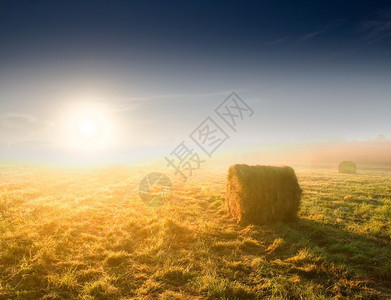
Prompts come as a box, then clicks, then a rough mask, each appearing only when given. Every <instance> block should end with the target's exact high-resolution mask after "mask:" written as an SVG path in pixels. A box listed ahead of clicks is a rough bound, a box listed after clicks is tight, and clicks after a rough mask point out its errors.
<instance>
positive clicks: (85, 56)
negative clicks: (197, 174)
mask: <svg viewBox="0 0 391 300" xmlns="http://www.w3.org/2000/svg"><path fill="white" fill-rule="evenodd" d="M390 78H391V4H390V3H389V1H340V0H339V1H213V2H211V1H193V2H190V1H164V2H163V1H39V0H31V1H5V0H0V155H1V156H0V161H2V160H7V159H35V158H47V159H62V158H64V159H65V158H66V157H68V156H72V157H77V156H79V157H80V159H81V160H83V159H85V158H86V157H89V158H91V157H96V158H99V157H103V156H102V155H103V153H104V155H105V157H106V158H107V157H113V156H115V157H116V158H117V159H118V160H120V159H124V160H127V159H130V158H131V157H137V156H140V155H144V156H145V155H156V154H158V153H167V152H170V151H171V150H172V149H173V148H175V147H176V146H177V145H178V144H179V143H180V142H182V141H183V140H186V139H188V138H189V134H190V133H191V132H192V131H193V130H194V129H195V128H197V126H198V125H199V124H200V123H201V122H202V121H203V120H204V119H205V118H206V117H208V116H211V117H213V118H215V117H216V118H217V119H218V116H216V114H215V112H214V110H215V108H216V107H217V106H218V105H219V104H220V103H221V102H222V101H224V99H225V98H226V97H227V96H229V95H230V93H231V92H232V91H235V92H236V93H237V94H238V95H239V96H240V97H241V99H242V100H243V101H244V102H245V103H246V104H247V105H248V106H249V107H251V109H252V110H253V111H254V114H253V115H252V116H251V117H249V118H246V119H245V120H243V122H241V124H240V126H239V125H238V128H237V130H236V131H235V132H233V131H230V128H229V127H227V126H226V124H225V123H224V122H222V123H221V127H222V128H223V129H224V130H225V131H226V132H227V134H228V135H229V136H230V139H229V141H228V142H227V144H226V147H227V148H226V149H229V147H241V146H243V147H245V146H246V147H248V146H251V145H253V146H255V145H259V144H262V143H275V142H297V141H311V140H313V141H315V140H316V141H318V140H319V139H330V140H333V139H334V140H338V139H344V140H367V139H368V138H373V137H376V136H377V135H379V134H384V135H385V136H386V137H391V123H390V113H391V101H390V95H391V86H390ZM81 107H82V108H81ZM85 111H87V112H85ZM88 111H90V113H91V111H92V114H94V111H99V112H97V113H96V114H95V116H96V115H99V116H98V117H97V118H98V119H99V120H100V121H98V122H97V123H98V124H97V125H99V126H100V127H105V128H106V127H110V131H109V130H107V132H106V131H105V134H106V135H107V136H106V137H105V138H106V140H105V143H106V145H105V146H107V147H105V150H102V149H103V148H104V147H102V149H100V148H99V147H96V149H83V151H80V148H81V147H76V146H81V144H83V143H84V142H86V141H85V140H88V139H86V138H85V139H83V137H81V138H80V137H78V138H79V140H77V139H76V141H75V138H74V137H73V140H72V141H71V142H69V139H70V138H69V136H70V135H72V134H75V132H72V130H76V129H72V128H73V127H72V126H71V125H69V124H70V122H72V120H75V118H77V116H79V115H80V114H82V113H85V114H86V115H88V114H89V113H88ZM101 115H102V116H101ZM80 118H82V117H80ZM220 121H221V119H220ZM83 124H84V123H83ZM83 124H82V125H81V126H82V127H83V126H84V127H86V126H87V127H88V124H87V125H86V124H84V125H83ZM71 127H72V128H71ZM70 128H71V129H70ZM84 129H86V128H84ZM84 129H83V128H81V130H84ZM86 130H87V131H88V128H87V129H86ZM85 137H87V136H85ZM71 139H72V138H71ZM80 139H81V140H80ZM76 143H79V144H78V145H76ZM109 144H110V147H108V146H109ZM83 146H85V145H83ZM92 148H93V147H92ZM97 148H99V151H98V149H97ZM106 148H107V149H106ZM109 148H110V149H109ZM92 150H95V151H92ZM100 155H101V156H100Z"/></svg>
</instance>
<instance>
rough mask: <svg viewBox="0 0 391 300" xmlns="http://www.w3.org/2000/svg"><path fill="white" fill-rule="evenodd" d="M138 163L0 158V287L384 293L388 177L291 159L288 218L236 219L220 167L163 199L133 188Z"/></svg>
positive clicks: (102, 292) (390, 281)
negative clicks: (291, 212)
mask: <svg viewBox="0 0 391 300" xmlns="http://www.w3.org/2000/svg"><path fill="white" fill-rule="evenodd" d="M145 172H146V170H143V169H132V168H125V167H118V168H107V169H91V170H71V169H68V170H65V169H63V170H58V169H47V168H5V169H2V176H1V182H0V186H1V191H0V216H1V219H0V276H1V277H0V298H4V299H7V298H10V299H14V298H19V299H39V298H44V299H140V298H143V297H146V298H148V297H149V299H153V298H159V297H160V298H161V299H192V298H194V299H199V298H210V299H262V298H276V297H277V298H300V297H301V298H304V299H311V298H312V299H329V298H333V297H340V298H342V297H346V298H349V299H355V298H356V299H367V298H374V299H376V298H384V299H387V298H390V297H391V289H390V286H391V250H390V249H391V248H390V244H391V189H390V186H391V177H390V176H389V173H382V172H374V171H371V172H369V171H367V172H360V174H357V175H340V174H337V173H336V172H335V171H334V170H333V171H325V170H316V171H309V170H297V175H298V177H299V181H300V184H301V186H302V188H303V190H304V195H303V203H302V207H301V212H300V216H301V218H300V221H299V222H296V223H291V224H275V225H272V226H251V225H250V226H239V225H237V224H236V222H235V221H234V220H233V219H232V218H231V217H230V216H229V215H228V214H227V212H226V211H225V207H224V198H225V170H220V171H213V172H204V173H203V172H200V173H198V174H197V175H194V177H193V178H192V180H190V181H189V183H188V184H186V185H184V186H183V187H182V188H181V189H180V190H176V189H175V187H174V195H173V199H172V202H171V203H169V204H167V205H165V206H162V207H159V208H151V207H148V206H146V205H145V204H144V203H142V202H141V201H140V200H139V198H138V196H137V190H136V188H137V185H138V182H139V180H140V179H141V178H142V176H143V175H145Z"/></svg>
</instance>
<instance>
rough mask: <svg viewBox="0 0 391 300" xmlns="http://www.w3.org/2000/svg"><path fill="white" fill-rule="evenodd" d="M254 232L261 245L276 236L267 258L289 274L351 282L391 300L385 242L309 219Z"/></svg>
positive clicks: (390, 255)
mask: <svg viewBox="0 0 391 300" xmlns="http://www.w3.org/2000/svg"><path fill="white" fill-rule="evenodd" d="M254 230H255V233H256V237H255V238H256V239H258V240H259V241H264V240H265V239H266V237H265V233H266V234H268V232H272V233H273V236H274V237H273V238H274V242H273V243H272V244H271V245H269V247H268V249H267V251H266V254H265V257H266V259H267V260H268V261H274V262H280V265H281V266H282V267H283V268H284V269H285V270H286V272H288V273H293V274H297V275H298V276H300V277H301V278H302V279H304V280H307V281H311V282H313V283H315V284H323V285H324V284H328V285H330V286H331V285H332V284H333V283H337V282H341V281H350V284H351V285H355V284H356V285H358V286H361V287H365V288H366V287H370V288H373V289H375V290H378V291H381V292H382V293H385V294H386V295H388V296H389V297H391V288H390V287H391V247H390V244H389V241H387V240H385V239H379V238H376V237H371V236H367V235H360V234H356V233H353V232H350V231H348V230H346V229H344V228H342V227H337V226H332V225H328V224H324V223H322V222H319V221H314V220H309V219H300V220H298V221H297V222H293V223H287V224H275V225H271V226H255V227H254Z"/></svg>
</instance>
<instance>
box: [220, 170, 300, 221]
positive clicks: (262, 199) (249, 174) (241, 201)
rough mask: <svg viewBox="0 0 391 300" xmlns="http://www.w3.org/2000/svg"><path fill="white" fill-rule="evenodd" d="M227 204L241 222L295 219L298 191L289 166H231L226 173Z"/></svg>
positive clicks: (297, 185)
mask: <svg viewBox="0 0 391 300" xmlns="http://www.w3.org/2000/svg"><path fill="white" fill-rule="evenodd" d="M227 179H228V183H227V205H228V210H229V211H230V213H231V214H232V215H233V216H234V217H235V218H236V219H237V220H238V221H239V222H242V223H252V224H258V225H261V224H268V223H273V222H288V221H294V220H295V219H297V212H298V210H299V204H300V199H301V188H300V186H299V183H298V181H297V177H296V174H295V171H294V170H293V169H292V168H291V167H286V166H284V167H271V166H259V165H257V166H248V165H244V164H239V165H233V166H231V167H230V168H229V170H228V178H227Z"/></svg>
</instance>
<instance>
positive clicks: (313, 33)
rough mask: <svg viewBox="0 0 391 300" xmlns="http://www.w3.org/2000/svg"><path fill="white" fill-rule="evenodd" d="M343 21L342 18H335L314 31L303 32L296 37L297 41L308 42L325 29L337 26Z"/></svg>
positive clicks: (300, 42)
mask: <svg viewBox="0 0 391 300" xmlns="http://www.w3.org/2000/svg"><path fill="white" fill-rule="evenodd" d="M343 22H344V20H342V19H339V20H335V21H333V22H331V23H330V24H327V25H326V26H324V27H322V28H320V29H318V30H314V31H311V32H308V33H305V34H304V35H302V36H301V37H299V38H298V39H297V43H298V44H302V43H305V42H308V41H309V40H312V39H314V38H316V37H318V36H319V35H322V34H324V33H326V32H327V31H329V30H331V29H333V28H335V27H337V26H339V25H340V24H341V23H343Z"/></svg>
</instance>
